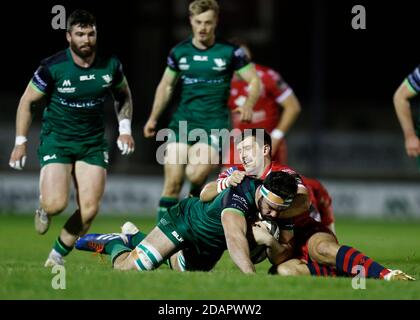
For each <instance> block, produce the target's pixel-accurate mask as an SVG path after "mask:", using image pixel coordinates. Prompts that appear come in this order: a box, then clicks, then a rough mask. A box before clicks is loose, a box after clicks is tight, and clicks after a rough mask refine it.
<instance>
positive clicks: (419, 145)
mask: <svg viewBox="0 0 420 320" xmlns="http://www.w3.org/2000/svg"><path fill="white" fill-rule="evenodd" d="M419 91H420V67H417V69H416V70H415V71H414V72H413V74H411V75H410V76H409V77H408V78H407V79H406V80H405V81H404V82H403V83H402V84H401V85H400V86H399V88H398V89H397V91H396V92H395V94H394V108H395V112H396V114H397V117H398V120H399V122H400V125H401V128H402V131H403V134H404V139H405V149H406V151H407V155H408V156H410V157H416V156H418V155H420V141H419V138H418V137H417V135H416V132H415V130H414V124H413V118H412V114H411V108H410V101H409V100H410V99H411V98H412V97H414V96H415V95H417V94H418V92H419Z"/></svg>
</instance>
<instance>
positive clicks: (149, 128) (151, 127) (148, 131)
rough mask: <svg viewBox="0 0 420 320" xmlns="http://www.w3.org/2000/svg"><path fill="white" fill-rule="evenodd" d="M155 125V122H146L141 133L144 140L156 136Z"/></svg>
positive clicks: (150, 120)
mask: <svg viewBox="0 0 420 320" xmlns="http://www.w3.org/2000/svg"><path fill="white" fill-rule="evenodd" d="M156 124H157V121H156V120H153V119H149V120H147V122H146V125H145V126H144V128H143V133H144V137H145V138H151V137H153V136H154V135H155V134H156Z"/></svg>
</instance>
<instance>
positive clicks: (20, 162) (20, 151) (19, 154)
mask: <svg viewBox="0 0 420 320" xmlns="http://www.w3.org/2000/svg"><path fill="white" fill-rule="evenodd" d="M25 162H26V143H24V144H21V145H15V147H14V148H13V151H12V154H11V155H10V160H9V166H10V167H11V168H13V169H15V170H22V169H23V167H24V166H25Z"/></svg>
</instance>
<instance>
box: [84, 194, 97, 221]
mask: <svg viewBox="0 0 420 320" xmlns="http://www.w3.org/2000/svg"><path fill="white" fill-rule="evenodd" d="M98 211H99V203H98V201H92V200H88V201H83V202H81V203H80V212H81V214H82V220H83V223H89V222H92V220H93V219H94V218H95V216H96V215H97V213H98Z"/></svg>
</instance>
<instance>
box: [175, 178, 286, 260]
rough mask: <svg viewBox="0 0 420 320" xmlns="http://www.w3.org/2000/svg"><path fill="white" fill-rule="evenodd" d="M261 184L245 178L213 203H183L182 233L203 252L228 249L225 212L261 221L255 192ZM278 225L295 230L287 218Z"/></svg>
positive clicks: (195, 199)
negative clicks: (224, 220) (224, 228)
mask: <svg viewBox="0 0 420 320" xmlns="http://www.w3.org/2000/svg"><path fill="white" fill-rule="evenodd" d="M261 184H262V181H261V180H256V179H252V178H249V177H245V179H244V180H243V181H242V183H241V184H239V185H238V186H236V187H231V188H228V189H225V190H223V191H222V192H221V193H220V194H219V195H218V196H217V197H216V198H215V199H214V200H213V201H211V202H201V201H200V200H199V199H198V198H189V199H185V200H183V201H181V202H180V204H179V206H180V208H179V210H181V211H182V212H183V215H184V217H183V223H184V224H185V225H182V226H180V225H177V227H178V230H179V231H180V232H181V234H182V236H183V237H185V238H186V239H188V240H190V241H191V242H192V243H193V244H194V245H195V246H196V248H197V249H198V250H199V251H202V250H204V251H207V252H219V251H220V250H225V249H226V238H225V234H224V230H223V225H222V220H221V219H222V213H223V211H224V210H228V209H229V210H233V211H236V212H237V213H238V214H240V215H243V216H244V217H245V219H246V220H247V221H249V222H250V221H255V220H257V219H258V211H259V210H258V208H257V205H256V203H255V192H256V190H257V188H258V186H260V185H261ZM278 224H279V227H280V228H281V229H291V228H293V226H292V224H291V219H283V221H281V222H279V223H278ZM280 224H281V225H280ZM179 227H180V228H179ZM184 228H185V230H183V229H184Z"/></svg>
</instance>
